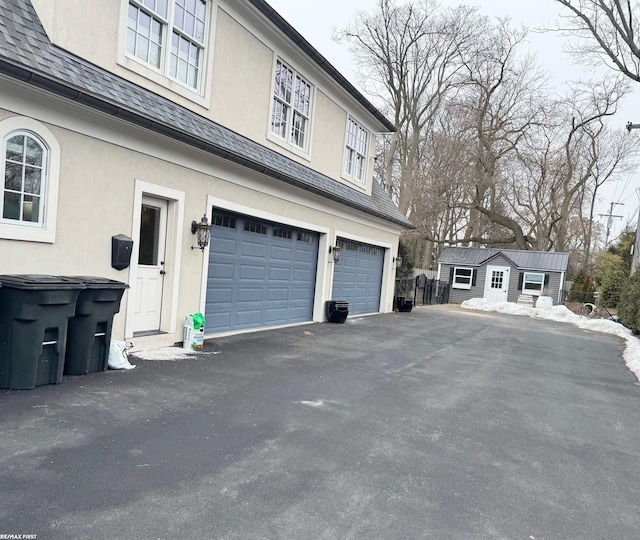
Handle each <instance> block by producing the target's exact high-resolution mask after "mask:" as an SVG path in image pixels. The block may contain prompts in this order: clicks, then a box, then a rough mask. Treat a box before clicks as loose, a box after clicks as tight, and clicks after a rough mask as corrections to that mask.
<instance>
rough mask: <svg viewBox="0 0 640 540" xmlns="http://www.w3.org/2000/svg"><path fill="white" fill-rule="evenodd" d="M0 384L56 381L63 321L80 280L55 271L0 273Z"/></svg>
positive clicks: (29, 385) (70, 312)
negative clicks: (52, 273) (60, 275)
mask: <svg viewBox="0 0 640 540" xmlns="http://www.w3.org/2000/svg"><path fill="white" fill-rule="evenodd" d="M0 283H1V284H2V288H0V388H8V389H11V390H29V389H31V388H35V387H36V386H42V385H45V384H58V383H60V382H61V381H62V376H63V370H64V358H65V353H66V344H67V327H68V321H69V319H70V318H71V317H73V316H74V314H75V311H76V299H77V298H78V295H79V294H80V291H81V290H82V289H84V287H85V286H84V285H83V284H82V283H80V282H79V281H77V280H73V279H69V278H62V277H58V276H47V275H41V274H35V275H0Z"/></svg>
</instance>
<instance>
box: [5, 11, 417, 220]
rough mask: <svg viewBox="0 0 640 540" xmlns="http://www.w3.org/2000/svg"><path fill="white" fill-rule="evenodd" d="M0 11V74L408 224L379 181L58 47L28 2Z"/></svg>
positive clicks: (324, 195)
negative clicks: (289, 149) (366, 181)
mask: <svg viewBox="0 0 640 540" xmlns="http://www.w3.org/2000/svg"><path fill="white" fill-rule="evenodd" d="M0 13H1V14H2V16H1V17H0V73H1V74H4V75H6V76H8V77H10V78H13V79H16V80H19V81H22V82H23V83H25V84H28V85H30V86H34V87H37V88H41V89H44V90H46V91H48V92H51V93H52V94H56V95H58V96H62V97H64V98H66V99H69V100H72V101H76V102H78V103H80V104H82V105H85V106H88V107H91V108H93V109H95V110H98V111H101V112H104V113H108V114H111V115H113V116H115V117H118V118H121V119H123V120H125V121H127V122H130V123H132V124H136V125H138V126H141V127H143V128H145V129H148V130H150V131H154V132H156V133H159V134H161V135H165V136H168V137H171V138H173V139H175V140H178V141H181V142H183V143H186V144H189V145H191V146H193V147H196V148H199V149H201V150H204V151H206V152H209V153H211V154H213V155H215V156H218V157H221V158H224V159H227V160H229V161H232V162H234V163H237V164H239V165H242V166H244V167H247V168H249V169H252V170H254V171H257V172H259V173H262V174H265V175H268V176H270V177H272V178H275V179H277V180H280V181H282V182H285V183H287V184H290V185H293V186H296V187H299V188H301V189H304V190H305V191H308V192H311V193H315V194H318V195H320V196H322V197H325V198H327V199H331V200H333V201H336V202H339V203H342V204H345V205H347V206H349V207H351V208H354V209H356V210H360V211H362V212H365V213H367V214H370V215H372V216H375V217H378V218H381V219H384V220H386V221H389V222H391V223H395V224H397V225H401V226H402V227H407V228H413V225H412V224H411V222H410V221H409V220H408V219H407V218H406V217H405V216H404V215H403V214H402V213H401V212H400V211H399V209H398V208H397V206H396V205H395V204H393V202H392V201H391V199H390V197H389V195H388V194H387V193H386V191H385V190H384V189H383V188H382V187H381V186H380V185H379V184H378V183H377V182H376V181H374V182H373V189H372V194H371V196H368V195H366V194H364V193H361V192H359V191H357V190H355V189H352V188H350V187H349V186H346V185H344V184H341V183H340V182H337V181H336V180H334V179H332V178H330V177H328V176H325V175H323V174H321V173H319V172H317V171H314V170H313V169H310V168H309V167H306V166H305V165H302V164H300V163H298V162H296V161H293V160H291V159H289V158H287V157H285V156H283V155H281V154H279V153H278V152H275V151H273V150H271V149H269V148H267V147H265V146H263V145H261V144H258V143H256V142H255V141H252V140H250V139H247V138H246V137H243V136H242V135H239V134H238V133H235V132H234V131H231V130H230V129H227V128H225V127H223V126H221V125H220V124H217V123H215V122H213V121H211V120H209V119H207V118H204V117H202V116H200V115H198V114H196V113H194V112H193V111H190V110H188V109H186V108H184V107H182V106H180V105H178V104H176V103H174V102H172V101H171V100H169V99H166V98H164V97H162V96H159V95H158V94H155V93H153V92H151V91H149V90H146V89H144V88H142V87H140V86H138V85H136V84H134V83H132V82H130V81H127V80H126V79H123V78H122V77H118V76H117V75H114V74H113V73H110V72H108V71H106V70H104V69H102V68H100V67H97V66H95V65H93V64H90V63H88V62H86V61H84V60H82V59H80V58H78V57H75V56H73V55H71V54H69V53H67V52H65V51H63V50H61V49H59V48H58V47H56V46H54V45H53V44H52V43H51V42H50V40H49V38H48V37H47V35H46V33H45V31H44V29H43V27H42V24H41V23H40V20H39V19H38V16H37V14H36V13H35V10H34V9H33V6H32V5H31V2H30V0H0ZM272 16H273V15H272Z"/></svg>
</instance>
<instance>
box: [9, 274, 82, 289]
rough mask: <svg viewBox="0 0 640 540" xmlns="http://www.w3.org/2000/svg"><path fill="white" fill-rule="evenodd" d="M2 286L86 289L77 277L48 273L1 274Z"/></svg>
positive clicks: (13, 287)
mask: <svg viewBox="0 0 640 540" xmlns="http://www.w3.org/2000/svg"><path fill="white" fill-rule="evenodd" d="M0 286H2V287H5V288H8V289H25V290H32V291H42V290H54V289H85V288H86V287H85V286H84V284H83V283H82V282H80V281H79V280H77V279H74V278H69V277H62V276H48V275H46V274H6V275H0Z"/></svg>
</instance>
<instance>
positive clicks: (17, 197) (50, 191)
mask: <svg viewBox="0 0 640 540" xmlns="http://www.w3.org/2000/svg"><path fill="white" fill-rule="evenodd" d="M0 142H1V143H2V161H1V162H0V175H2V184H0V238H9V239H12V240H27V241H34V242H49V243H51V242H54V240H55V227H56V214H57V204H58V173H59V168H60V147H59V145H58V143H57V141H56V139H55V138H54V136H53V134H52V133H51V132H50V131H49V130H48V129H47V128H46V127H45V126H44V125H43V124H40V123H39V122H36V121H35V120H33V119H31V118H22V117H10V118H7V119H5V120H2V121H0Z"/></svg>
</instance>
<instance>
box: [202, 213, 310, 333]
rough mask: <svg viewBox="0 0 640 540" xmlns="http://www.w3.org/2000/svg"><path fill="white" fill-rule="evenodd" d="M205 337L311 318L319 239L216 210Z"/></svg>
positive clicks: (305, 232) (304, 232)
mask: <svg viewBox="0 0 640 540" xmlns="http://www.w3.org/2000/svg"><path fill="white" fill-rule="evenodd" d="M212 218H213V219H212V227H211V247H210V251H209V274H208V278H207V299H206V308H205V318H206V331H207V333H208V334H209V333H217V332H227V331H231V330H242V329H247V328H259V327H263V326H275V325H281V324H289V323H296V322H306V321H310V320H311V319H312V318H313V299H314V293H315V280H316V266H317V263H318V234H317V233H313V232H310V231H304V230H300V229H295V228H292V227H289V226H287V225H279V224H276V223H271V222H266V221H261V220H258V219H255V218H252V217H250V216H243V215H239V214H231V213H226V212H221V211H217V210H214V212H213V216H212Z"/></svg>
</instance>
